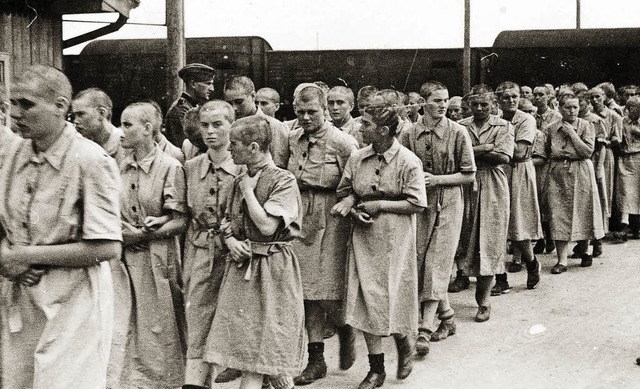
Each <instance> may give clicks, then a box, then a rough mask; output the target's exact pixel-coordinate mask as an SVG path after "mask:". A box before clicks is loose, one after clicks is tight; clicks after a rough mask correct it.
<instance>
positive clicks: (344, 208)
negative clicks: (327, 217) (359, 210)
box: [331, 196, 355, 217]
mask: <svg viewBox="0 0 640 389" xmlns="http://www.w3.org/2000/svg"><path fill="white" fill-rule="evenodd" d="M354 204H355V199H354V198H352V197H351V196H349V197H345V198H343V199H342V200H340V202H338V203H336V204H335V205H334V206H333V208H331V216H338V215H339V216H342V217H345V216H347V215H348V214H349V212H350V211H351V208H353V205H354Z"/></svg>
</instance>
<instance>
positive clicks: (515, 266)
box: [507, 262, 522, 273]
mask: <svg viewBox="0 0 640 389" xmlns="http://www.w3.org/2000/svg"><path fill="white" fill-rule="evenodd" d="M521 270H522V264H521V263H518V262H511V263H510V264H509V266H508V267H507V271H508V272H509V273H517V272H519V271H521Z"/></svg>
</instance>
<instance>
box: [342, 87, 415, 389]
mask: <svg viewBox="0 0 640 389" xmlns="http://www.w3.org/2000/svg"><path fill="white" fill-rule="evenodd" d="M398 124H399V118H398V115H397V113H396V109H395V107H392V106H390V105H389V104H386V103H384V98H383V97H382V96H376V97H375V98H374V99H373V101H372V105H371V106H369V107H367V108H366V109H365V113H364V115H363V116H362V127H361V131H362V136H363V140H364V142H365V143H367V144H369V146H367V147H364V148H362V149H359V150H357V151H356V152H354V153H353V154H352V155H351V157H350V158H349V160H348V162H347V165H346V168H345V170H344V173H343V175H342V179H341V180H340V184H339V186H338V189H337V192H338V197H339V198H341V200H340V202H339V203H337V204H336V205H335V206H334V207H333V209H332V213H333V214H334V215H335V216H342V217H346V216H347V215H350V216H351V217H352V218H353V219H354V221H355V224H354V226H353V230H352V233H351V244H350V246H349V256H348V261H347V290H346V299H345V318H346V320H345V321H346V324H349V325H351V326H352V327H354V328H356V329H359V330H361V331H363V332H364V338H365V342H366V343H367V350H368V353H369V366H370V370H369V373H368V374H367V376H366V377H365V378H364V380H363V381H362V382H361V383H360V386H359V388H360V389H373V388H377V387H379V386H382V384H383V383H384V381H385V378H386V372H385V368H384V353H383V352H382V338H383V337H385V336H389V335H392V334H393V335H394V340H395V343H396V348H397V350H398V368H397V372H396V377H397V378H398V379H404V378H406V377H408V376H409V374H411V371H412V369H413V354H414V352H413V348H414V345H413V341H412V338H413V334H414V333H415V332H416V331H417V325H418V285H417V279H418V274H417V266H416V229H415V214H416V213H419V212H422V211H424V209H425V208H426V207H427V197H426V187H425V182H424V174H423V171H422V166H421V163H420V159H419V158H418V157H416V155H415V154H413V153H412V152H411V151H409V150H408V149H407V148H405V147H404V146H402V145H401V144H400V143H399V142H398V140H397V139H396V133H395V132H396V130H397V128H398Z"/></svg>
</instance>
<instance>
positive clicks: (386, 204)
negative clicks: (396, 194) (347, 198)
mask: <svg viewBox="0 0 640 389" xmlns="http://www.w3.org/2000/svg"><path fill="white" fill-rule="evenodd" d="M355 208H356V209H357V210H359V211H363V212H366V213H367V214H368V215H369V216H375V215H377V214H378V213H380V212H387V213H399V214H412V213H419V212H422V211H424V208H422V207H420V206H417V205H415V204H413V203H411V202H409V201H408V200H373V201H365V202H364V203H360V204H358V205H357V206H356V207H355Z"/></svg>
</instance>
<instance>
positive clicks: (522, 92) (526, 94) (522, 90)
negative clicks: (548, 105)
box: [520, 86, 533, 100]
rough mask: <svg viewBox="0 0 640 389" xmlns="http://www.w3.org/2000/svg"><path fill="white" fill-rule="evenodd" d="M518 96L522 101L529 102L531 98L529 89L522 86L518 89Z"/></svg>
mask: <svg viewBox="0 0 640 389" xmlns="http://www.w3.org/2000/svg"><path fill="white" fill-rule="evenodd" d="M520 96H521V97H522V98H524V99H529V100H531V98H532V97H533V94H532V93H531V88H529V87H528V86H523V87H522V88H520Z"/></svg>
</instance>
